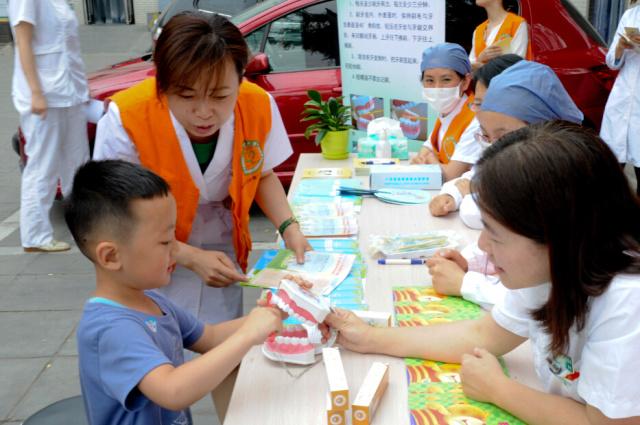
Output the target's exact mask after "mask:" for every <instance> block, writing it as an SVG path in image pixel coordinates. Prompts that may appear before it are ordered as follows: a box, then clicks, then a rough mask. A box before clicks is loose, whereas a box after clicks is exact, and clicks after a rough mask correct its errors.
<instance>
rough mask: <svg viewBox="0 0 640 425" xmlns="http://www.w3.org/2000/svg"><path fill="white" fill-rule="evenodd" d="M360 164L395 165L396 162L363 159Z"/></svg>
mask: <svg viewBox="0 0 640 425" xmlns="http://www.w3.org/2000/svg"><path fill="white" fill-rule="evenodd" d="M360 164H362V165H395V164H396V162H395V161H388V162H378V161H361V162H360Z"/></svg>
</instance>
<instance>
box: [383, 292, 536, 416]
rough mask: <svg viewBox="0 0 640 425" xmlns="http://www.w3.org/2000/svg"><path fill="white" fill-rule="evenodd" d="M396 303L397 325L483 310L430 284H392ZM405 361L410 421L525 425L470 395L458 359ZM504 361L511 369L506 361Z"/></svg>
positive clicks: (475, 314) (462, 316)
mask: <svg viewBox="0 0 640 425" xmlns="http://www.w3.org/2000/svg"><path fill="white" fill-rule="evenodd" d="M393 305H394V310H395V314H396V323H397V324H398V326H425V325H431V324H435V323H443V322H450V321H455V320H469V319H477V318H479V317H481V316H482V315H483V314H485V313H484V312H483V310H482V308H480V306H478V305H476V304H474V303H472V302H469V301H466V300H463V299H462V298H460V297H451V296H446V295H440V294H438V293H436V292H435V291H434V290H433V288H431V287H428V286H419V287H396V288H393ZM405 365H406V366H407V384H408V386H409V390H408V393H409V418H410V423H411V425H451V424H468V425H471V424H473V425H483V424H486V425H525V423H524V422H522V421H520V420H519V419H517V418H515V417H514V416H512V415H510V414H509V413H508V412H506V411H504V410H502V409H500V408H499V407H497V406H494V405H493V404H490V403H481V402H478V401H475V400H471V399H469V398H467V397H466V396H465V395H464V392H463V391H462V384H461V379H460V365H459V364H450V363H442V362H436V361H431V360H423V359H413V358H407V359H405ZM502 366H503V369H504V371H505V373H507V369H506V366H505V365H504V362H503V363H502Z"/></svg>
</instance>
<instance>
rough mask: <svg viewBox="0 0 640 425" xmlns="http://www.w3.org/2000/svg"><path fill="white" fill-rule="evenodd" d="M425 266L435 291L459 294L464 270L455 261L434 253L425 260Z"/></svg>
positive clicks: (445, 293) (444, 293)
mask: <svg viewBox="0 0 640 425" xmlns="http://www.w3.org/2000/svg"><path fill="white" fill-rule="evenodd" d="M427 267H428V268H429V273H430V274H431V285H432V286H433V289H435V290H436V292H437V293H439V294H443V295H460V289H461V288H462V280H463V279H464V270H462V269H461V268H460V266H459V265H458V264H457V263H456V262H454V261H451V260H448V259H446V258H444V257H442V256H439V255H434V256H433V257H431V258H429V259H428V260H427Z"/></svg>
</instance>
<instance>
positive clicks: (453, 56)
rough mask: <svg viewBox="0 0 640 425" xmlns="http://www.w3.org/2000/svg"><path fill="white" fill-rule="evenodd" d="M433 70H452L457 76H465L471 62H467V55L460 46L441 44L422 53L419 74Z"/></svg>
mask: <svg viewBox="0 0 640 425" xmlns="http://www.w3.org/2000/svg"><path fill="white" fill-rule="evenodd" d="M433 68H448V69H453V70H454V71H456V72H457V73H458V74H462V75H467V74H468V73H470V72H471V62H469V55H467V52H466V51H465V50H464V49H463V48H462V46H461V45H459V44H455V43H441V44H437V45H435V46H433V47H428V48H427V49H425V51H424V52H422V61H421V62H420V72H424V71H425V69H433Z"/></svg>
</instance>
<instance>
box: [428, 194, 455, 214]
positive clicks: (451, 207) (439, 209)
mask: <svg viewBox="0 0 640 425" xmlns="http://www.w3.org/2000/svg"><path fill="white" fill-rule="evenodd" d="M455 209H456V201H455V200H454V199H453V196H451V195H447V194H443V195H438V196H435V197H433V198H432V199H431V202H429V211H430V212H431V215H432V216H434V217H442V216H445V215H447V214H449V213H450V212H452V211H455Z"/></svg>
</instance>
